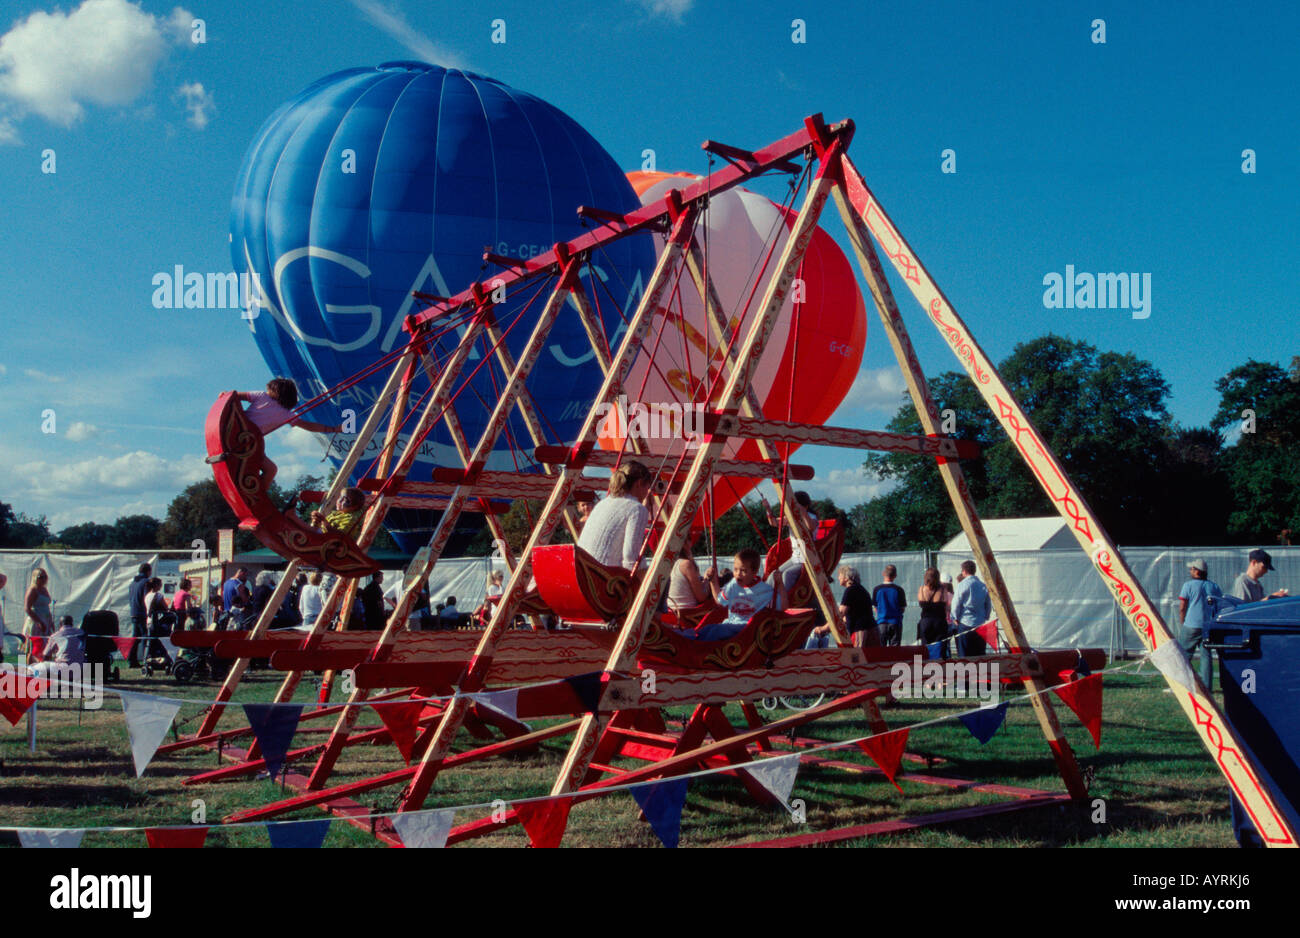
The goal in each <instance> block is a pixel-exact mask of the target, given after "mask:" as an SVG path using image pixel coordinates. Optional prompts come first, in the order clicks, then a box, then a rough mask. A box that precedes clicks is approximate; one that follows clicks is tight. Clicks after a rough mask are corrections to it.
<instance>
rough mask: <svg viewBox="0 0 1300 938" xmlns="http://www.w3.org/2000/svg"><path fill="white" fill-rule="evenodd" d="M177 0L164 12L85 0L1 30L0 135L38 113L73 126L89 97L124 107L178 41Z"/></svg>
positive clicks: (114, 0)
mask: <svg viewBox="0 0 1300 938" xmlns="http://www.w3.org/2000/svg"><path fill="white" fill-rule="evenodd" d="M191 19H192V17H191V15H190V14H189V13H187V12H185V11H184V10H183V9H181V8H180V7H177V8H176V9H175V10H173V12H172V14H171V19H170V20H163V19H160V18H158V17H155V16H152V15H150V14H148V13H146V12H145V11H144V10H142V9H141V8H140V7H139V5H137V4H135V3H129V2H127V0H84V2H83V3H82V4H81V6H79V7H77V8H76V9H75V10H73V11H72V12H71V13H64V12H63V11H62V10H55V11H54V12H53V13H45V12H43V11H37V12H35V13H32V14H31V15H29V16H28V17H27V18H26V19H25V20H22V21H20V22H18V23H17V24H16V25H14V27H13V28H12V29H10V30H9V32H7V33H5V34H4V35H3V36H0V139H3V138H4V137H5V136H6V133H7V134H8V135H9V136H10V137H12V136H13V135H14V134H15V133H16V131H15V130H14V126H13V120H14V119H15V118H19V117H22V116H24V115H26V114H35V115H37V116H39V117H42V118H44V119H45V120H47V121H50V122H51V123H54V124H59V125H61V126H64V127H70V126H72V125H73V124H75V123H76V122H77V121H79V120H81V118H82V117H84V116H85V108H86V105H88V104H94V105H100V106H103V107H124V106H126V105H129V104H131V103H132V102H133V101H135V100H136V99H137V98H139V97H140V96H141V95H142V94H143V93H144V92H145V90H146V89H147V88H148V87H149V85H150V84H151V83H152V81H153V76H154V71H155V70H156V69H157V67H158V65H159V63H160V62H161V61H162V60H163V59H164V58H165V57H166V55H167V51H168V50H167V45H168V42H169V40H171V41H177V40H179V39H180V35H179V34H178V31H177V26H178V24H179V23H180V22H181V21H182V20H184V22H185V25H186V27H187V28H188V25H189V22H190V20H191Z"/></svg>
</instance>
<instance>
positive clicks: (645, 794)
mask: <svg viewBox="0 0 1300 938" xmlns="http://www.w3.org/2000/svg"><path fill="white" fill-rule="evenodd" d="M689 784H690V780H689V779H685V778H673V779H669V780H668V781H664V782H655V783H654V784H652V785H638V786H636V787H635V788H632V789H630V791H631V792H632V797H633V798H635V799H636V803H637V805H639V806H640V808H641V813H642V814H644V815H645V819H646V821H648V822H649V824H650V829H651V830H652V831H654V832H655V836H656V837H658V838H659V842H660V843H662V844H663V845H664V846H665V847H668V848H669V849H673V848H675V847H676V846H677V842H678V840H680V839H681V834H682V808H683V807H685V805H686V789H687V787H688V786H689Z"/></svg>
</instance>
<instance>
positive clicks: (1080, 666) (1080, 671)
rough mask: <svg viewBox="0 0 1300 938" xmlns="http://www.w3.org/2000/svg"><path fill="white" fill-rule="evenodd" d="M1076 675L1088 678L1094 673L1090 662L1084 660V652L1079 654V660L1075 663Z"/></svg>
mask: <svg viewBox="0 0 1300 938" xmlns="http://www.w3.org/2000/svg"><path fill="white" fill-rule="evenodd" d="M1074 673H1075V674H1077V675H1079V677H1087V676H1088V675H1089V674H1091V673H1092V668H1090V667H1088V662H1087V661H1085V660H1084V659H1083V652H1079V660H1078V661H1076V662H1075V663H1074Z"/></svg>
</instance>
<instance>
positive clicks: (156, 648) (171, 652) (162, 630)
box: [141, 610, 179, 677]
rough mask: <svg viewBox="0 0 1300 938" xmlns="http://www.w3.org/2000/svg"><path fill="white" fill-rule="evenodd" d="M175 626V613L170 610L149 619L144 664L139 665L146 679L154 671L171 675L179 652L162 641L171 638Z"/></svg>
mask: <svg viewBox="0 0 1300 938" xmlns="http://www.w3.org/2000/svg"><path fill="white" fill-rule="evenodd" d="M175 626H176V613H174V612H171V611H170V610H168V611H167V612H160V613H157V614H156V615H154V616H153V617H152V618H151V620H150V622H149V640H148V641H147V642H146V643H145V654H144V655H143V658H144V662H143V664H142V665H141V668H142V669H143V670H144V673H145V676H146V677H149V676H151V675H152V674H153V672H154V671H162V672H163V673H164V674H171V673H172V668H173V666H174V665H175V663H176V660H177V658H178V657H179V652H178V651H177V648H176V646H175V645H173V644H172V643H171V642H164V641H162V640H163V639H168V638H171V634H172V629H173V628H174V627H175Z"/></svg>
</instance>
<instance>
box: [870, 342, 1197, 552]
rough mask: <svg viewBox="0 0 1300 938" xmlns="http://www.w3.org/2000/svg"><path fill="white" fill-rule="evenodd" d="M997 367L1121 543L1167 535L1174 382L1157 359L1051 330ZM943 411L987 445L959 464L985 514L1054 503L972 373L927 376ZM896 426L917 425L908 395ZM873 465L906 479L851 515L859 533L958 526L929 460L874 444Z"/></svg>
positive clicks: (1046, 508)
mask: <svg viewBox="0 0 1300 938" xmlns="http://www.w3.org/2000/svg"><path fill="white" fill-rule="evenodd" d="M998 370H999V372H1000V373H1001V375H1002V377H1003V379H1004V380H1005V381H1006V382H1007V384H1008V386H1009V387H1010V389H1011V393H1012V394H1013V395H1014V396H1015V397H1016V399H1017V400H1018V401H1019V402H1020V404H1021V405H1022V406H1023V407H1024V409H1025V411H1026V412H1027V413H1028V414H1029V416H1030V419H1031V420H1032V421H1033V423H1034V426H1035V427H1036V428H1037V430H1038V432H1039V434H1040V435H1041V436H1042V438H1043V440H1044V441H1045V442H1046V444H1047V445H1048V447H1049V448H1051V450H1052V451H1053V452H1054V453H1055V454H1056V456H1057V458H1058V459H1059V460H1060V461H1061V463H1062V464H1063V466H1064V468H1065V471H1066V472H1067V473H1068V474H1069V476H1070V478H1071V481H1072V482H1073V483H1074V485H1075V487H1076V488H1077V489H1078V491H1079V492H1080V493H1081V494H1082V495H1083V496H1084V498H1086V499H1087V500H1088V503H1089V504H1090V505H1091V507H1092V508H1093V510H1094V511H1095V512H1096V514H1097V515H1098V517H1099V518H1100V520H1101V522H1102V524H1103V525H1104V526H1105V527H1106V528H1107V530H1108V531H1109V532H1110V533H1111V534H1112V536H1114V537H1115V538H1116V539H1117V540H1119V541H1120V542H1121V543H1127V544H1144V543H1154V542H1160V541H1162V540H1165V536H1164V524H1165V521H1166V520H1167V512H1168V511H1169V510H1170V506H1169V502H1168V499H1167V498H1166V497H1165V496H1164V494H1163V488H1162V486H1163V482H1162V475H1161V474H1162V472H1163V470H1164V468H1165V466H1166V463H1167V457H1168V451H1169V445H1170V441H1171V438H1172V435H1173V433H1174V430H1175V428H1174V426H1173V422H1172V420H1171V419H1170V417H1169V413H1168V409H1167V406H1166V401H1167V399H1168V397H1169V385H1168V384H1167V383H1166V381H1165V380H1164V378H1163V377H1162V376H1161V374H1160V372H1159V371H1158V370H1157V369H1156V368H1155V366H1153V365H1152V364H1151V363H1149V362H1146V361H1143V360H1142V359H1139V358H1137V357H1136V356H1134V355H1132V354H1127V353H1124V354H1121V353H1118V352H1099V351H1098V350H1097V349H1096V348H1095V347H1094V346H1092V345H1090V344H1088V343H1086V342H1082V341H1078V340H1074V339H1069V338H1065V337H1062V336H1056V335H1047V336H1043V337H1041V338H1038V339H1035V340H1033V341H1031V342H1026V343H1022V344H1020V345H1018V346H1016V348H1015V349H1014V350H1013V351H1012V353H1011V355H1009V356H1008V357H1007V358H1006V360H1004V361H1003V362H1002V363H1001V364H1000V365H999V366H998ZM930 390H931V393H932V394H933V396H934V399H935V402H936V404H937V405H938V407H939V409H940V410H941V411H942V410H945V409H949V408H950V409H951V410H952V411H953V412H954V413H955V415H956V426H955V428H954V431H953V433H952V435H953V436H955V437H957V438H958V439H965V440H973V441H975V442H977V443H979V444H980V445H981V447H982V458H981V459H979V460H965V461H963V462H962V469H963V472H964V474H965V476H966V480H967V484H968V485H969V487H970V491H971V495H972V497H973V498H974V500H975V503H976V506H977V508H978V510H979V511H980V513H981V515H982V516H984V517H986V518H1009V517H1023V516H1033V515H1050V514H1054V513H1055V510H1056V509H1055V507H1054V506H1053V505H1052V504H1051V502H1050V501H1049V500H1048V498H1047V496H1046V495H1045V494H1044V493H1043V491H1042V488H1041V487H1040V486H1039V484H1038V482H1037V480H1036V479H1035V478H1034V476H1033V474H1032V472H1031V471H1030V469H1029V468H1028V466H1026V465H1025V463H1024V461H1023V459H1022V458H1021V456H1020V453H1019V451H1018V450H1017V449H1016V448H1015V446H1014V445H1013V443H1012V442H1011V441H1010V440H1009V439H1008V437H1007V436H1006V434H1005V433H1004V432H1003V431H1002V428H1001V426H1000V425H999V424H998V423H997V421H996V420H995V419H994V417H993V415H992V414H991V413H990V412H989V409H988V407H987V406H986V405H985V404H984V402H983V399H982V398H980V397H979V395H978V393H977V392H976V390H975V388H974V385H973V384H972V383H971V382H970V380H969V379H968V378H967V377H966V375H965V374H962V373H957V372H946V373H944V374H941V375H939V376H938V377H936V378H934V379H931V381H930ZM889 429H891V430H894V431H896V432H901V433H920V432H921V426H920V421H919V419H918V418H917V416H916V413H915V411H914V410H913V409H912V407H911V406H910V405H907V406H905V407H904V408H903V409H901V410H900V411H899V413H898V414H897V415H896V416H895V417H894V419H893V420H892V421H890V423H889ZM866 466H867V468H868V469H869V470H870V471H871V472H873V473H875V474H876V475H877V476H878V477H879V478H883V479H895V480H897V481H898V482H899V483H900V485H899V487H898V488H896V489H894V490H893V491H892V492H890V493H889V494H887V495H884V496H881V497H878V498H876V499H873V500H872V501H871V502H868V503H867V504H866V505H865V506H859V508H858V509H855V510H854V512H853V513H851V516H852V518H853V520H854V522H855V524H856V525H858V526H860V530H859V531H858V533H857V537H856V540H857V542H858V543H859V544H864V545H865V546H866V547H867V548H868V549H872V550H898V549H917V548H927V547H928V548H933V547H938V546H939V545H940V544H942V543H943V542H944V541H946V540H947V539H948V538H950V537H952V536H953V535H954V534H956V533H957V531H958V530H960V525H959V524H958V522H957V519H956V516H955V514H954V512H953V510H952V506H951V502H950V501H949V499H948V496H947V492H946V490H945V488H944V486H943V482H942V479H941V478H940V476H939V472H938V469H937V467H936V465H935V462H934V460H933V459H932V458H929V457H918V456H909V455H904V454H893V453H891V454H874V455H872V456H870V457H869V458H868V459H867V461H866Z"/></svg>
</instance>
